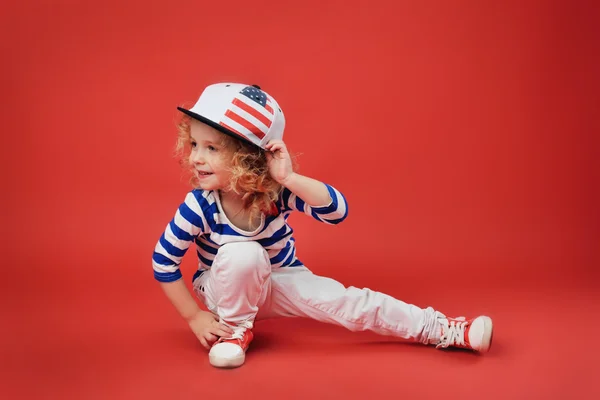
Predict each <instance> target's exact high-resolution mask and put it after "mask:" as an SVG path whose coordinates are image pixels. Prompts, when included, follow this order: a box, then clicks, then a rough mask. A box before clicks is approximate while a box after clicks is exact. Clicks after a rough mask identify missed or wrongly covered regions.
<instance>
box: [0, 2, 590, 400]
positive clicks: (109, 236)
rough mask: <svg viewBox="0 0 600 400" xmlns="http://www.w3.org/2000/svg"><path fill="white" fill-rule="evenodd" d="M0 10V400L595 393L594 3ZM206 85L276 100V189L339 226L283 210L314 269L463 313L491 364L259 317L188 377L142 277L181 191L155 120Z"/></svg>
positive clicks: (167, 131)
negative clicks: (283, 167) (477, 326)
mask: <svg viewBox="0 0 600 400" xmlns="http://www.w3.org/2000/svg"><path fill="white" fill-rule="evenodd" d="M498 3H500V4H498ZM0 7H1V8H0V15H1V20H0V22H1V23H0V33H1V35H2V36H1V37H2V39H1V42H0V44H1V46H2V47H1V51H2V59H3V62H2V67H1V68H2V73H1V74H0V81H1V85H2V90H1V96H2V107H1V110H0V113H2V121H3V126H2V131H3V134H2V140H3V145H2V146H1V150H0V151H1V154H0V156H1V159H2V164H3V165H2V175H1V176H2V182H3V187H4V191H3V195H2V220H3V225H4V233H3V240H2V252H3V254H4V257H3V261H4V262H3V267H4V268H3V279H2V281H1V283H0V285H2V286H1V293H2V297H3V307H2V308H1V310H2V311H1V312H2V314H1V321H2V323H1V329H0V332H1V333H0V335H2V338H1V339H2V340H1V346H2V347H1V351H2V354H1V361H0V368H1V371H0V397H3V398H7V399H9V398H10V399H15V398H66V396H67V397H68V396H72V398H85V399H100V398H113V399H116V398H128V399H133V398H159V397H165V396H168V397H167V398H191V397H198V396H201V397H203V398H209V397H216V396H219V397H223V396H226V398H229V397H232V396H233V395H243V396H246V397H248V396H250V398H274V397H276V396H277V397H280V398H299V399H304V398H309V397H312V398H329V396H331V395H341V396H344V397H346V398H364V396H377V397H380V398H397V397H398V395H400V396H403V397H408V398H434V397H435V398H438V397H448V396H449V397H450V398H459V397H460V398H463V399H465V398H511V399H515V398H524V399H525V398H527V399H531V398H551V397H552V398H566V397H567V396H575V395H576V397H578V398H594V397H595V396H598V395H600V390H599V389H598V388H597V386H592V385H591V379H592V375H593V373H592V371H593V369H596V368H595V366H596V364H597V363H596V360H597V356H598V350H597V344H596V341H597V332H598V328H599V324H598V311H599V307H598V306H599V296H598V288H599V284H598V282H599V280H598V278H599V274H598V267H599V266H600V257H599V252H598V247H599V246H598V244H599V243H600V240H599V239H600V232H599V226H600V218H599V214H598V204H600V195H599V190H598V187H599V182H600V168H599V166H598V162H597V157H598V149H599V148H600V143H599V141H598V132H599V124H598V111H599V110H598V104H599V101H598V95H597V93H598V89H600V87H599V86H600V85H599V83H600V79H599V78H598V67H599V66H600V65H599V64H600V63H599V59H598V58H599V54H600V45H599V43H600V42H599V40H598V39H599V36H600V35H599V32H598V30H599V29H598V28H597V22H598V20H600V19H599V17H600V15H599V13H598V9H597V6H595V5H593V2H588V3H585V2H572V1H554V2H548V1H510V2H479V1H459V2H450V1H448V2H446V1H432V2H408V1H402V2H394V1H385V2H384V1H378V2H373V1H368V2H367V1H365V2H358V1H345V2H342V1H327V2H325V1H323V2H321V1H314V0H309V1H303V2H292V1H289V2H286V1H280V2H270V1H254V2H253V3H249V2H240V1H237V0H236V1H233V2H232V1H230V2H201V1H196V2H157V1H127V2H120V1H113V0H111V1H106V2H76V1H32V0H29V1H21V2H15V1H13V2H5V3H3V4H2V6H0ZM217 81H234V82H244V83H256V84H259V85H261V86H262V88H263V89H265V90H266V91H267V92H269V93H270V94H272V95H273V96H275V97H276V98H277V100H278V101H279V102H280V104H281V105H282V107H283V109H284V112H285V113H286V117H287V123H288V124H287V130H286V135H285V139H286V142H287V144H288V146H289V147H290V149H291V151H292V152H294V153H296V154H298V162H299V164H300V172H301V173H304V174H306V175H309V176H312V177H315V178H318V179H321V180H323V181H325V182H328V183H331V184H333V185H334V186H335V187H337V188H338V189H340V190H341V191H342V192H343V193H344V194H345V195H346V197H347V199H348V201H349V204H350V213H349V217H348V219H347V220H346V221H345V222H344V223H343V224H341V225H338V226H335V227H331V226H326V225H321V224H318V223H316V222H315V221H313V220H311V219H310V218H307V217H305V216H302V215H298V216H293V217H292V218H291V222H292V223H293V226H294V229H295V231H296V238H297V244H298V252H299V253H298V255H299V257H300V258H301V259H302V260H303V261H304V262H305V263H306V264H307V265H308V266H309V267H310V268H311V269H312V270H313V271H315V272H316V273H318V274H324V275H328V276H331V277H334V278H336V279H338V280H340V281H341V282H343V283H345V284H347V285H355V286H359V287H370V288H372V289H377V290H380V291H384V292H386V293H389V294H391V295H393V296H395V297H397V298H400V299H402V300H404V301H407V302H411V303H415V304H418V305H420V306H423V307H425V306H428V305H431V306H434V307H436V308H437V309H439V310H440V311H442V312H445V313H447V314H448V315H467V316H472V315H477V314H479V313H487V314H488V315H491V316H492V317H493V318H494V321H495V326H496V331H495V337H494V346H493V347H492V351H491V352H490V353H489V354H487V355H485V356H483V357H480V356H475V355H473V354H470V353H464V352H456V351H445V352H440V351H438V350H435V349H432V348H424V347H421V346H411V345H404V344H402V345H398V344H392V343H390V340H389V338H380V337H376V336H374V335H372V334H370V333H350V332H347V331H345V330H343V329H338V328H337V327H333V326H325V325H322V324H318V323H313V322H312V321H299V320H298V321H292V320H273V321H266V322H264V323H262V324H259V325H258V326H257V328H256V336H257V338H256V340H255V343H254V344H253V346H252V348H251V351H250V352H249V353H248V357H247V363H246V365H245V366H244V367H243V368H240V369H237V370H233V371H221V370H216V369H214V368H212V367H210V365H209V364H208V359H207V357H206V355H205V352H204V350H203V349H202V348H201V347H200V345H199V344H198V343H197V341H196V339H195V338H194V337H193V335H192V334H191V333H190V332H189V330H188V328H187V326H186V325H185V323H183V322H182V320H181V318H179V316H178V315H177V314H176V312H175V311H174V309H173V308H172V306H171V305H170V304H169V303H168V301H167V300H166V298H165V297H164V296H163V295H162V292H161V291H160V288H159V286H158V285H157V283H156V282H155V281H154V280H153V277H152V269H151V265H150V260H151V255H152V250H153V247H154V244H155V242H156V240H157V239H158V237H159V235H160V233H161V232H162V230H163V229H164V227H165V225H166V224H167V222H168V221H169V219H170V218H171V217H172V215H173V213H174V212H175V210H176V207H177V206H178V204H179V203H180V202H181V201H182V199H183V197H184V195H185V192H186V191H187V190H188V187H187V185H186V182H185V179H184V178H183V177H182V174H181V170H180V169H179V166H178V165H177V163H176V162H175V160H174V159H173V156H172V150H173V146H174V143H175V127H174V124H175V119H176V117H177V112H176V109H175V108H176V106H178V105H180V104H182V103H187V104H189V103H190V102H194V101H195V100H196V98H197V96H198V95H199V94H200V91H201V89H202V88H203V87H204V86H205V85H207V84H210V83H213V82H217ZM194 264H195V260H194V254H193V252H192V253H190V254H188V256H187V257H186V259H185V262H184V264H183V267H182V268H183V271H184V276H185V278H186V280H187V282H188V283H189V280H190V277H191V274H192V273H193V269H194ZM381 343H383V344H381ZM596 370H597V369H596ZM319 385H322V386H321V387H320V388H318V386H319ZM3 393H6V395H3ZM593 393H596V395H594V394H593Z"/></svg>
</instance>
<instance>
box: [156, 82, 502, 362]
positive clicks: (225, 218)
mask: <svg viewBox="0 0 600 400" xmlns="http://www.w3.org/2000/svg"><path fill="white" fill-rule="evenodd" d="M178 110H180V111H181V112H182V113H184V115H183V118H182V121H181V123H180V125H179V141H178V150H180V152H181V153H182V154H183V155H184V158H183V161H184V163H186V166H187V167H189V168H191V170H192V172H193V179H192V182H193V186H194V187H195V188H194V189H193V190H191V191H190V192H189V193H188V194H187V196H186V197H185V200H184V202H183V203H182V204H181V205H180V206H179V208H178V210H177V211H176V213H175V216H174V217H173V219H172V220H171V221H170V223H169V224H168V225H167V227H166V229H165V231H164V233H163V234H162V236H161V237H160V239H159V241H158V243H157V244H156V247H155V250H154V254H153V258H152V264H153V269H154V277H155V279H156V280H158V281H159V282H161V286H162V288H163V289H164V292H165V294H166V296H167V297H168V298H169V300H170V301H171V302H172V303H173V305H174V306H175V308H176V309H177V310H178V311H179V313H180V314H181V316H182V317H183V318H184V319H185V320H186V321H187V322H188V324H189V326H190V328H191V329H192V331H193V332H194V334H195V335H196V336H197V338H198V339H199V341H200V343H201V344H202V345H203V346H204V347H205V348H207V349H210V351H209V359H210V363H211V364H212V365H213V366H215V367H224V368H225V367H238V366H240V365H242V364H243V363H244V360H245V353H246V350H247V349H248V346H249V345H250V342H251V341H252V338H253V334H252V328H253V326H254V323H255V321H257V320H259V319H263V318H269V317H278V316H280V317H281V316H284V317H305V318H313V319H315V320H318V321H322V322H326V323H332V324H337V325H340V326H343V327H346V328H347V329H349V330H351V331H363V330H370V331H373V332H376V333H378V334H381V335H392V336H396V337H399V338H404V339H408V340H412V341H415V342H420V343H423V344H432V345H436V347H441V348H445V347H448V346H455V347H460V348H466V349H471V350H474V351H477V352H487V351H488V350H489V348H490V345H491V342H492V321H491V319H490V318H489V317H487V316H480V317H477V318H474V319H471V320H465V319H464V318H462V317H461V318H447V317H446V316H444V315H443V314H441V313H440V312H438V311H435V310H434V309H432V308H431V307H428V308H425V309H422V308H419V307H417V306H415V305H411V304H406V303H404V302H402V301H400V300H397V299H395V298H393V297H390V296H388V295H386V294H383V293H380V292H376V291H372V290H370V289H366V288H365V289H358V288H355V287H348V288H346V287H344V286H343V285H342V284H341V283H339V282H337V281H335V280H333V279H330V278H327V277H321V276H318V275H315V274H313V273H312V272H311V271H310V270H309V269H308V268H307V267H306V266H304V265H303V264H302V262H301V261H300V260H299V259H298V258H297V256H296V247H295V241H294V237H293V235H292V233H293V230H292V228H291V227H290V226H289V225H288V223H287V218H288V216H289V215H290V213H292V212H293V211H298V212H302V213H305V214H306V215H308V216H310V217H312V218H314V219H315V220H317V221H319V222H322V223H325V224H339V223H340V222H342V221H344V219H345V218H346V216H347V215H348V204H347V202H346V198H345V197H344V196H343V195H342V193H340V192H339V191H338V190H337V189H336V188H334V187H332V186H331V185H329V184H326V183H322V182H320V181H318V180H315V179H312V178H309V177H307V176H303V175H300V174H298V173H297V172H295V171H294V169H293V166H292V161H291V159H290V155H289V154H288V151H287V149H286V146H285V144H284V142H283V141H282V137H283V131H284V127H285V118H284V115H283V112H282V111H281V108H280V107H279V104H278V103H277V102H276V101H275V99H274V98H273V97H271V96H270V95H269V94H267V93H266V92H264V91H263V90H261V88H260V87H258V86H256V85H252V86H249V85H243V84H236V83H219V84H214V85H210V86H208V87H207V88H206V89H205V90H204V91H203V93H202V94H201V96H200V98H199V99H198V101H197V102H196V104H195V105H194V106H193V107H192V108H191V109H189V110H188V109H184V108H181V107H178ZM192 242H194V243H195V244H196V249H197V254H198V259H199V264H198V270H197V271H196V273H195V274H194V276H193V278H192V279H193V290H194V292H195V294H196V295H197V296H198V298H199V299H200V300H201V301H202V302H203V303H204V304H205V305H206V307H207V309H208V310H209V311H210V312H206V311H202V310H201V309H200V308H199V307H198V305H197V303H196V302H195V300H194V298H193V297H192V295H191V294H190V292H189V291H188V290H187V288H186V286H185V284H184V282H183V281H182V279H181V272H180V270H179V265H180V262H181V259H182V257H183V256H184V254H185V253H186V251H187V249H188V248H189V246H190V245H191V244H192Z"/></svg>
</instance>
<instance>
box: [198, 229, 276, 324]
mask: <svg viewBox="0 0 600 400" xmlns="http://www.w3.org/2000/svg"><path fill="white" fill-rule="evenodd" d="M270 275H271V263H270V261H269V256H268V254H267V252H266V251H265V249H264V248H263V247H262V246H261V245H260V244H258V243H256V242H252V241H250V242H236V243H229V244H225V245H223V246H221V247H220V248H219V251H218V252H217V255H216V256H215V259H214V261H213V264H212V267H211V268H210V270H207V271H206V272H204V273H203V274H202V276H200V277H199V278H198V279H197V280H196V282H195V283H194V291H195V292H196V294H197V296H198V297H199V298H200V300H202V301H203V302H204V304H205V305H206V307H207V308H208V309H209V310H210V311H211V312H212V313H214V314H215V315H218V316H219V319H220V320H221V322H222V323H225V324H227V325H229V326H230V327H232V328H233V329H234V331H236V332H238V331H243V330H244V329H245V328H248V329H252V327H253V325H254V321H255V318H256V314H257V312H258V309H259V307H260V306H261V305H262V304H264V302H265V301H266V299H267V298H268V296H269V292H270V288H271V280H270Z"/></svg>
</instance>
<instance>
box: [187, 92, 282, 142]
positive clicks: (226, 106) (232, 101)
mask: <svg viewBox="0 0 600 400" xmlns="http://www.w3.org/2000/svg"><path fill="white" fill-rule="evenodd" d="M177 109H178V110H179V111H181V112H183V113H185V114H187V115H189V116H190V117H192V118H194V119H196V120H198V121H200V122H203V123H205V124H207V125H210V126H212V127H213V128H215V129H217V130H219V131H220V132H223V133H225V134H227V135H229V136H232V137H234V138H236V139H240V140H243V141H246V142H248V143H251V144H254V145H256V146H258V147H260V148H262V149H264V148H265V146H266V145H267V143H269V141H271V140H273V139H282V138H283V130H284V128H285V117H284V115H283V111H281V108H280V107H279V104H278V103H277V101H275V99H274V98H273V97H271V96H270V95H269V94H268V93H266V92H265V91H263V90H262V89H261V88H260V87H259V86H258V85H245V84H241V83H216V84H212V85H209V86H207V87H206V88H205V89H204V91H203V92H202V94H201V95H200V98H199V99H198V101H197V102H196V104H194V106H193V107H192V108H191V109H189V110H187V109H185V108H182V107H177Z"/></svg>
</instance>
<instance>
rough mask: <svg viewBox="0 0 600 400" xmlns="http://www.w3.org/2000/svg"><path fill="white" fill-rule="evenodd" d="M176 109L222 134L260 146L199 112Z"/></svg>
mask: <svg viewBox="0 0 600 400" xmlns="http://www.w3.org/2000/svg"><path fill="white" fill-rule="evenodd" d="M177 109H178V110H179V111H181V112H182V113H184V114H186V115H189V116H190V117H192V118H194V119H195V120H197V121H200V122H202V123H205V124H206V125H209V126H211V127H212V128H215V129H216V130H218V131H219V132H222V133H224V134H226V135H228V136H231V137H232V138H234V139H238V140H241V141H243V142H246V143H249V144H251V145H253V146H256V147H258V148H260V146H257V145H256V143H252V142H251V141H250V140H248V139H246V138H245V137H243V136H241V135H239V134H237V133H235V132H233V131H231V130H229V129H227V128H225V127H224V126H223V125H219V124H217V123H216V122H214V121H211V120H210V119H208V118H205V117H203V116H202V115H200V114H196V113H195V112H193V111H190V110H186V109H185V108H182V107H177Z"/></svg>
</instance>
